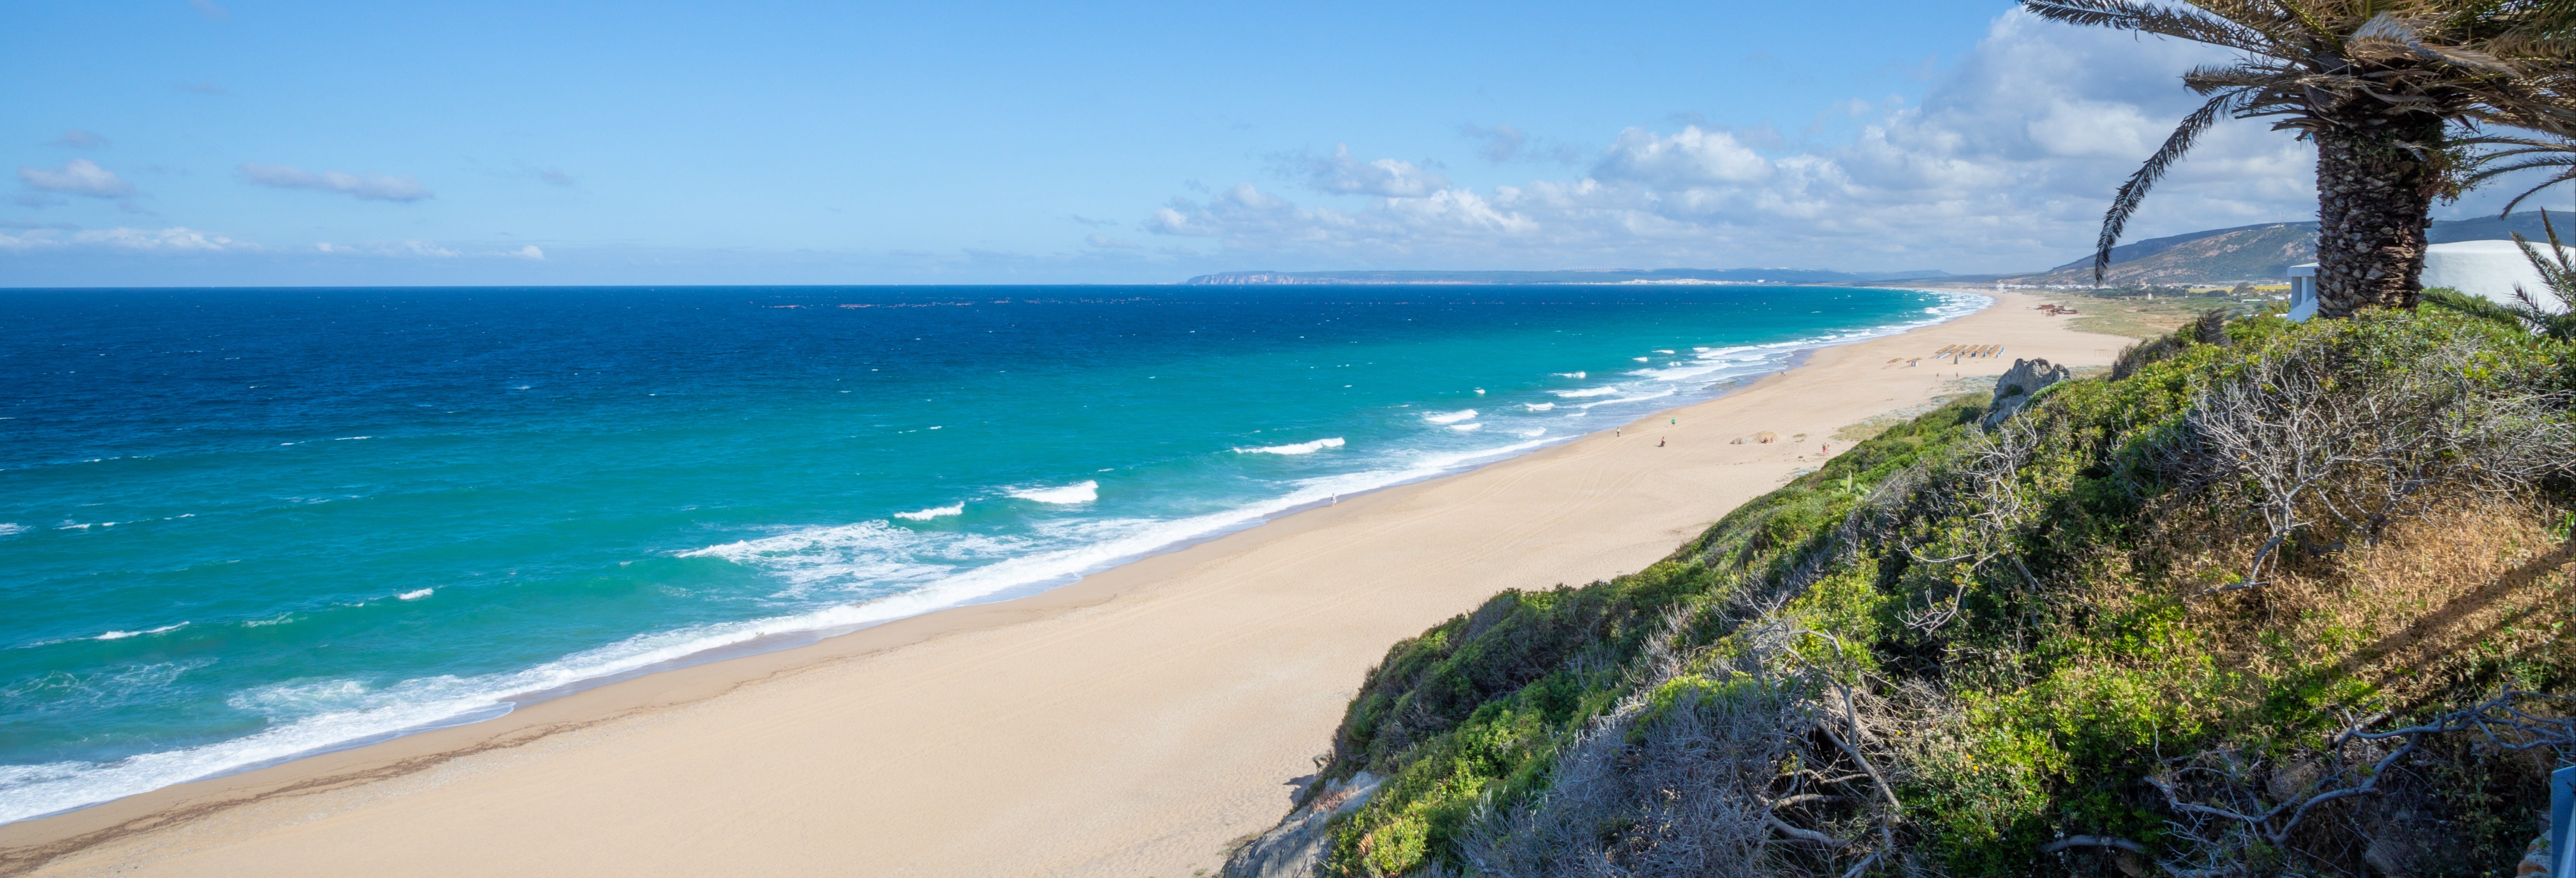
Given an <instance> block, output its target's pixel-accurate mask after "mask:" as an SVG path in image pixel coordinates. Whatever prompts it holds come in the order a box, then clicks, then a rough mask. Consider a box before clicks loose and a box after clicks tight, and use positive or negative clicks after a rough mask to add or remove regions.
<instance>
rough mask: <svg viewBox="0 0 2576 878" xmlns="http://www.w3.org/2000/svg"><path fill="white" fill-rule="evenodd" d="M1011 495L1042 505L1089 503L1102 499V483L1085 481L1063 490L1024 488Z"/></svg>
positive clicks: (1067, 486) (1062, 488) (1065, 487)
mask: <svg viewBox="0 0 2576 878" xmlns="http://www.w3.org/2000/svg"><path fill="white" fill-rule="evenodd" d="M1010 495H1011V496H1013V497H1018V498H1020V499H1022V500H1035V501H1038V502H1040V503H1089V502H1091V501H1093V500H1098V499H1100V483H1099V482H1093V481H1084V482H1079V483H1076V484H1071V485H1066V486H1064V487H1061V488H1022V489H1020V490H1017V491H1012V492H1010Z"/></svg>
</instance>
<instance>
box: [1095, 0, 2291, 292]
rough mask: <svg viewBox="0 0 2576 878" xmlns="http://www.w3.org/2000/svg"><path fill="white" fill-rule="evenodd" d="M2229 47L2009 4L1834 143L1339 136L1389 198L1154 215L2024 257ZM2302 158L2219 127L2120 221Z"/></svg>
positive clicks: (1511, 241) (1396, 252) (1317, 259)
mask: <svg viewBox="0 0 2576 878" xmlns="http://www.w3.org/2000/svg"><path fill="white" fill-rule="evenodd" d="M2225 57H2226V56H2225V55H2224V54H2222V53H2221V52H2219V51H2218V50H2215V49H2211V48H2209V47H2206V46H2199V45H2196V44H2190V43H2183V42H2175V41H2161V40H2143V41H2142V40H2136V39H2132V38H2131V37H2129V36H2127V35H2124V34H2118V33H2113V32H2110V31H2107V30H2098V29H2081V28H2074V27H2069V26H2064V25H2057V24H2050V23H2046V22H2041V21H2038V20H2036V19H2033V18H2031V17H2029V16H2028V15H2026V14H2024V13H2021V12H2018V11H2016V12H2009V13H2006V14H2005V15H2003V16H2002V17H2000V18H1998V19H1996V21H1995V22H1994V24H1993V25H1992V26H1991V27H1990V28H1989V30H1988V32H1987V34H1986V36H1985V38H1984V39H1983V40H1981V41H1980V42H1979V44H1978V45H1977V47H1976V49H1975V50H1974V51H1972V52H1971V53H1969V54H1968V56H1966V57H1965V58H1964V59H1963V60H1962V61H1961V62H1960V63H1959V65H1958V66H1957V67H1955V68H1952V69H1950V70H1948V71H1944V72H1942V73H1939V74H1938V75H1937V76H1936V77H1935V80H1934V82H1933V84H1932V86H1931V87H1930V89H1929V90H1928V92H1927V93H1926V94H1925V95H1924V97H1923V99H1922V100H1921V101H1920V102H1919V103H1910V102H1907V101H1905V100H1903V99H1902V98H1881V99H1877V100H1858V99H1854V100H1851V101H1847V102H1842V103H1841V104H1839V105H1838V106H1836V107H1834V108H1832V109H1830V110H1829V111H1828V112H1827V114H1830V115H1834V116H1839V115H1842V114H1858V116H1859V124H1858V129H1857V131H1853V132H1852V133H1850V134H1849V136H1847V137H1843V138H1841V139H1840V140H1838V141H1836V142H1831V143H1824V144H1817V145H1810V146H1806V147H1804V148H1797V149H1791V148H1788V147H1787V144H1785V143H1782V142H1781V141H1780V139H1779V138H1778V136H1777V132H1773V131H1771V130H1770V129H1768V128H1767V127H1757V129H1745V130H1744V131H1731V130H1728V129H1724V128H1720V127H1717V126H1713V125H1701V124H1683V125H1681V126H1680V127H1679V129H1678V130H1675V129H1671V128H1653V127H1647V126H1642V125H1641V126H1638V127H1632V128H1629V129H1627V130H1624V131H1621V132H1618V133H1617V134H1616V135H1614V136H1611V137H1608V138H1607V142H1606V143H1603V144H1602V145H1601V146H1599V147H1598V148H1597V151H1596V152H1593V153H1592V156H1593V157H1592V159H1591V160H1590V161H1589V162H1588V166H1587V167H1586V168H1585V169H1584V172H1583V173H1581V174H1579V175H1573V176H1559V177H1555V178H1545V179H1537V180H1531V181H1528V182H1526V183H1523V184H1521V185H1514V186H1495V187H1491V188H1490V189H1487V190H1481V191H1480V190H1474V189H1468V188H1458V187H1450V186H1449V185H1447V181H1446V180H1441V179H1436V178H1435V175H1430V174H1422V173H1420V172H1419V171H1418V169H1414V168H1413V166H1411V165H1410V164H1406V163H1394V164H1392V165H1390V164H1386V163H1385V162H1384V161H1381V162H1376V163H1362V162H1358V161H1355V160H1352V159H1350V158H1349V156H1348V151H1347V150H1342V149H1337V150H1335V154H1334V155H1333V156H1332V157H1329V158H1326V157H1304V158H1305V161H1304V162H1303V163H1302V164H1300V165H1299V167H1300V168H1302V169H1304V170H1305V171H1306V173H1305V174H1304V175H1302V176H1303V180H1304V182H1306V183H1307V184H1308V185H1309V186H1310V187H1311V188H1313V189H1316V190H1318V191H1323V192H1333V193H1344V192H1366V193H1368V194H1376V195H1381V196H1383V197H1382V199H1381V200H1379V201H1376V202H1374V203H1372V204H1370V205H1368V206H1366V207H1362V208H1357V209H1339V208H1334V207H1325V206H1305V205H1299V204H1297V203H1294V202H1292V201H1290V200H1288V199H1286V198H1283V197H1281V196H1279V195H1277V194H1273V193H1269V192H1263V191H1260V190H1258V189H1255V188H1254V187H1252V186H1250V185H1248V184H1247V185H1238V186H1236V187H1234V188H1232V189H1229V190H1224V191H1222V192H1219V193H1215V194H1211V195H1207V196H1203V197H1198V198H1191V197H1182V198H1175V199H1172V200H1171V201H1170V202H1168V203H1166V204H1165V205H1164V206H1163V207H1162V208H1159V209H1157V210H1156V211H1154V213H1153V214H1152V215H1151V216H1150V217H1148V218H1147V219H1146V221H1145V227H1146V228H1147V230H1149V231H1151V232H1154V233H1156V234H1162V235H1173V236H1185V237H1196V238H1206V239H1213V240H1214V242H1215V243H1217V244H1219V245H1220V247H1221V248H1222V249H1223V250H1224V251H1226V252H1228V253H1232V254H1237V255H1238V256H1239V257H1252V256H1254V255H1256V254H1257V255H1259V256H1261V257H1265V259H1264V261H1265V262H1268V263H1270V264H1300V263H1302V264H1306V265H1311V266H1314V267H1338V266H1359V265H1371V266H1404V265H1413V266H1422V267H1448V266H1497V267H1507V266H1531V267H1555V266H1563V267H1572V266H1671V265H1698V266H1709V267H1725V266H1738V265H1783V264H1793V263H1794V264H1801V265H1813V266H1816V267H1831V268H1850V269H1892V268H1944V269H1948V270H1952V271H1986V270H2011V269H2022V268H2036V267H2042V266H2044V265H2047V264H2052V263H2054V262H2060V261H2064V260H2065V259H2068V258H2071V257H2072V256H2073V255H2074V254H2075V253H2077V252H2080V251H2081V250H2083V249H2084V248H2086V247H2088V246H2090V244H2091V241H2092V237H2093V234H2094V231H2095V229H2096V228H2097V227H2098V225H2097V224H2098V223H2099V222H2100V218H2101V211H2102V209H2103V207H2104V206H2105V205H2106V204H2107V203H2108V201H2109V198H2110V195H2111V193H2112V191H2113V190H2114V189H2116V188H2117V186H2118V185H2119V183H2120V181H2121V180H2122V179H2124V178H2125V177H2126V176H2127V175H2128V174H2129V173H2130V172H2131V171H2133V170H2135V169H2136V168H2137V165H2138V163H2139V162H2140V161H2142V160H2144V159H2145V158H2146V156H2147V155H2148V154H2149V153H2151V152H2152V151H2153V150H2154V149H2155V148H2156V146H2157V145H2158V144H2159V143H2160V142H2161V141H2162V140H2163V138H2164V136H2165V134H2166V133H2167V132H2168V131H2170V130H2171V129H2172V126H2173V124H2174V123H2175V122H2176V121H2177V120H2179V119H2180V118H2181V117H2182V116H2183V115H2184V114H2186V113H2188V112H2190V110H2191V109H2192V108H2193V107H2194V106H2196V105H2197V103H2198V101H2197V100H2196V99H2195V98H2194V97H2193V96H2192V95H2191V94H2190V93H2189V92H2188V91H2186V90H2184V89H2183V88H2182V87H2181V84H2180V82H2179V81H2178V79H2177V78H2176V77H2177V75H2178V74H2180V73H2181V72H2182V71H2183V70H2186V69H2188V68H2190V67H2191V66H2193V65H2194V64H2198V63H2207V62H2211V61H2219V60H2224V59H2225ZM1827 114H1820V115H1827ZM1850 124H1851V123H1848V122H1846V123H1839V124H1838V125H1837V126H1836V128H1835V130H1849V129H1848V127H1847V126H1849V125H1850ZM1748 132H1749V133H1748ZM1462 133H1465V134H1468V135H1469V136H1471V137H1476V138H1478V139H1480V140H1482V141H1484V144H1483V148H1482V149H1481V150H1480V152H1481V153H1482V154H1483V155H1484V157H1485V158H1488V159H1492V160H1496V161H1507V160H1511V159H1514V158H1518V157H1523V156H1526V155H1527V154H1528V150H1529V146H1528V143H1529V138H1528V137H1527V136H1526V135H1524V134H1522V133H1521V132H1519V131H1517V130H1514V129H1510V128H1508V127H1507V126H1495V127H1493V128H1472V127H1471V128H1467V129H1462ZM1751 135H1760V136H1751ZM2313 163H2314V154H2313V150H2312V149H2311V148H2309V147H2308V145H2306V144H2303V143H2300V142H2298V141H2296V140H2295V139H2293V138H2292V137H2290V136H2289V135H2287V134H2283V133H2278V132H2271V131H2268V130H2265V127H2264V126H2263V125H2261V124H2260V123H2257V122H2229V123H2225V124H2222V125H2220V126H2219V127H2218V128H2216V129H2214V130H2213V131H2212V132H2210V134H2209V135H2207V136H2206V137H2205V138H2204V139H2203V141H2202V145H2201V148H2200V149H2199V150H2198V151H2196V152H2195V153H2194V155H2193V157H2192V158H2191V159H2190V160H2188V161H2186V162H2185V163H2184V164H2183V165H2181V166H2179V167H2178V168H2177V169H2176V170H2175V172H2174V173H2173V174H2172V175H2170V176H2169V177H2168V178H2167V180H2166V182H2165V183H2164V184H2163V185H2161V186H2159V187H2158V191H2157V193H2156V195H2155V197H2153V198H2151V199H2150V200H2149V202H2148V208H2147V210H2146V212H2145V213H2143V214H2142V215H2141V216H2140V218H2139V221H2138V222H2136V223H2133V224H2132V229H2133V230H2135V231H2136V232H2138V233H2139V234H2138V236H2140V237H2143V236H2147V235H2151V234H2170V233H2174V232H2181V231H2189V230H2193V229H2202V228H2211V227H2218V226H2230V225H2242V224H2247V223H2254V222H2263V221H2268V220H2286V219H2298V218H2302V217H2304V216H2307V215H2310V214H2312V213H2313V211H2314V210H2315V199H2314V193H2313V188H2312V187H2313V185H2314V173H2313V167H2314V164H2313ZM1370 168H1377V169H1379V176H1378V177H1374V178H1372V177H1368V176H1365V174H1366V173H1367V171H1366V170H1365V169H1370ZM1399 170H1407V171H1412V172H1414V173H1416V174H1417V175H1418V176H1415V177H1411V178H1407V177H1404V176H1402V175H1401V174H1400V173H1399ZM1397 181H1410V182H1403V183H1399V182H1397Z"/></svg>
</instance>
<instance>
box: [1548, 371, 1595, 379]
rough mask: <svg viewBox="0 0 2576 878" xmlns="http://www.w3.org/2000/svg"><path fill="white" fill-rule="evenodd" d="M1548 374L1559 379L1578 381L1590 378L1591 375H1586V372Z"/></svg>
mask: <svg viewBox="0 0 2576 878" xmlns="http://www.w3.org/2000/svg"><path fill="white" fill-rule="evenodd" d="M1548 374H1550V375H1554V376H1556V377H1559V378H1573V379H1577V380H1581V379H1583V378H1586V377H1590V374H1589V373H1585V372H1550V373H1548Z"/></svg>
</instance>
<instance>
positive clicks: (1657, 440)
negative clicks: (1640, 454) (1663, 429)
mask: <svg viewBox="0 0 2576 878" xmlns="http://www.w3.org/2000/svg"><path fill="white" fill-rule="evenodd" d="M1655 447H1657V448H1662V447H1664V437H1662V436H1657V437H1655Z"/></svg>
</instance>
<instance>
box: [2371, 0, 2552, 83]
mask: <svg viewBox="0 0 2576 878" xmlns="http://www.w3.org/2000/svg"><path fill="white" fill-rule="evenodd" d="M2343 45H2344V51H2345V52H2346V53H2349V54H2351V55H2354V56H2356V57H2360V56H2364V55H2372V54H2377V55H2382V56H2383V57H2384V56H2386V55H2390V54H2402V55H2412V56H2414V57H2416V58H2420V59H2423V60H2426V61H2435V62H2442V63H2448V64H2452V65H2456V66H2460V67H2468V68H2473V69H2478V70H2484V71H2486V72H2489V73H2495V74H2498V75H2502V76H2514V75H2517V73H2516V71H2515V70H2514V69H2513V67H2512V66H2511V65H2508V64H2506V63H2504V62H2503V61H2501V60H2498V59H2497V58H2496V57H2495V56H2493V55H2489V54H2487V53H2485V52H2479V51H2473V50H2470V49H2463V48H2459V47H2456V46H2443V45H2436V44H2433V43H2429V42H2426V41H2425V40H2424V36H2423V33H2422V32H2421V31H2420V30H2418V29H2417V28H2416V26H2415V23H2414V22H2412V21H2408V20H2406V19H2404V18H2400V17H2398V15H2397V13H2396V11H2394V10H2383V11H2381V12H2380V13H2379V14H2378V15H2374V16H2371V17H2370V20H2369V21H2366V22H2362V25H2361V26H2360V27H2357V28H2354V29H2353V31H2352V35H2351V36H2348V37H2345V38H2344V41H2343Z"/></svg>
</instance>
